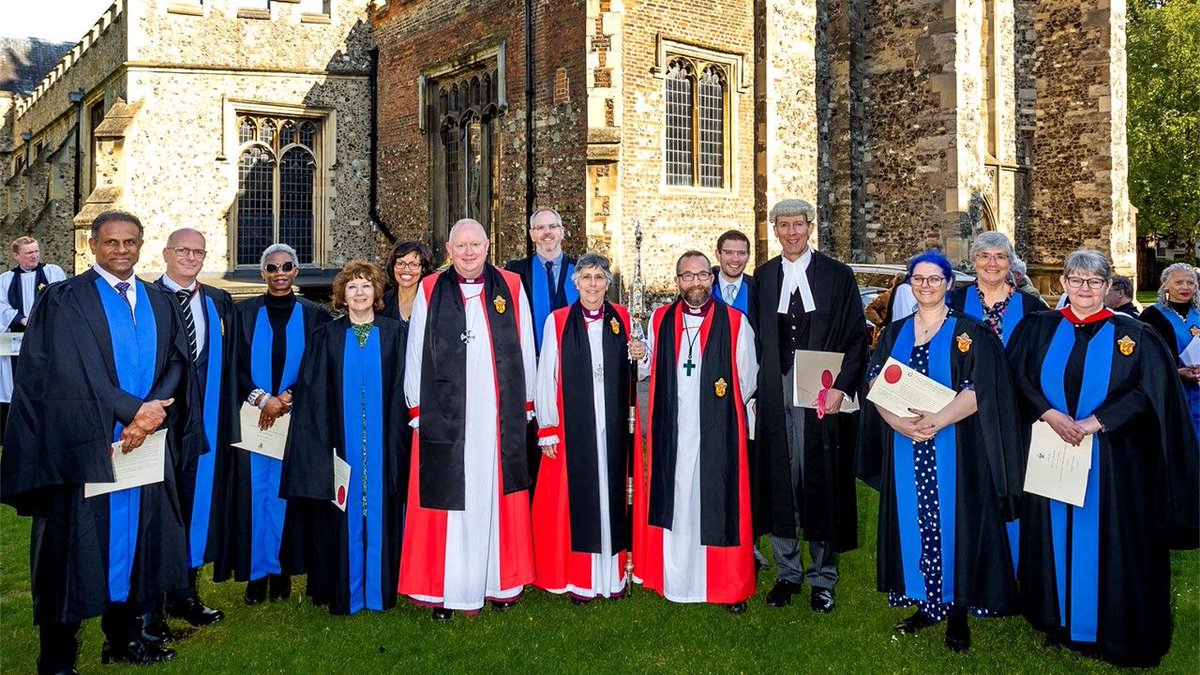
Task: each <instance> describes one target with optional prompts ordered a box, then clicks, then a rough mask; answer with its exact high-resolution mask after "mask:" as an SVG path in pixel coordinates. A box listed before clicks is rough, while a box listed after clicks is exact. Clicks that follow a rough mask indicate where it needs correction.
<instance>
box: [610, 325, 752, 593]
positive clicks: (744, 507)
mask: <svg viewBox="0 0 1200 675" xmlns="http://www.w3.org/2000/svg"><path fill="white" fill-rule="evenodd" d="M683 306H684V305H683V303H679V304H678V305H669V306H667V307H660V308H659V309H658V310H657V311H655V313H654V316H653V317H652V318H651V321H650V335H649V342H650V353H651V354H654V353H655V350H654V347H653V345H654V340H655V339H657V338H658V332H659V326H660V325H661V324H662V321H663V317H664V316H665V314H666V312H667V311H670V310H672V308H674V311H675V312H677V315H676V317H675V335H674V336H673V339H674V340H675V354H676V355H677V358H676V373H675V375H676V378H677V382H678V383H679V389H678V396H677V401H676V406H677V423H678V426H679V430H678V435H679V444H678V454H677V459H676V466H675V478H674V485H675V488H674V490H675V497H674V504H675V506H674V520H673V523H672V526H671V528H670V529H664V528H660V527H656V526H654V525H651V524H650V518H649V515H650V514H649V511H650V494H649V488H648V486H649V485H650V478H651V477H650V466H651V465H652V458H653V453H654V435H653V432H651V433H650V434H648V436H647V439H646V445H647V452H646V456H645V458H644V461H643V462H642V463H640V464H639V465H637V466H635V470H634V476H635V483H634V530H633V562H634V578H635V580H637V581H639V582H641V583H642V584H643V585H645V587H646V588H649V589H651V590H653V591H655V592H656V593H658V594H660V595H662V596H663V597H665V598H667V599H668V600H671V601H673V602H707V603H713V604H735V603H738V602H742V601H744V600H746V599H747V598H749V597H750V596H752V595H754V591H755V586H756V578H755V566H754V528H753V524H752V522H751V520H752V518H751V516H752V514H751V508H750V478H749V468H748V457H747V450H746V432H745V429H746V418H745V415H746V410H745V402H746V401H748V400H749V399H750V398H752V397H753V396H754V390H755V387H756V386H757V385H756V381H757V377H758V361H757V357H756V354H755V351H754V331H753V330H752V329H751V328H750V324H749V323H748V321H747V320H746V317H745V315H743V314H742V313H741V312H739V311H737V310H736V309H732V308H729V307H727V306H724V305H720V304H716V303H712V302H710V303H708V305H707V306H706V307H705V310H706V311H705V313H704V316H703V317H700V316H694V315H690V314H687V313H686V312H684V311H682V308H683ZM716 311H720V312H729V323H730V339H731V341H732V343H733V346H732V348H731V349H730V352H731V357H732V361H733V363H732V368H733V372H734V378H733V379H734V381H733V382H731V383H727V385H726V386H728V388H729V390H730V392H731V394H730V395H732V396H733V397H734V401H735V408H736V410H737V419H738V429H739V432H738V438H739V443H738V447H737V449H736V452H737V453H738V457H737V466H738V478H737V481H738V487H737V495H738V499H737V501H738V504H737V507H738V532H739V543H738V544H737V545H736V546H705V545H703V544H702V543H701V542H700V532H701V523H700V515H701V514H700V492H701V485H700V460H699V454H700V453H699V448H700V421H701V420H700V415H699V411H700V403H699V398H700V392H701V387H714V383H712V382H701V381H700V380H701V378H700V377H699V376H700V373H701V364H702V359H703V358H704V353H705V351H706V348H707V346H708V333H709V329H710V327H711V324H712V314H713V312H716ZM689 344H690V345H691V346H692V351H693V356H692V358H693V360H694V361H693V363H694V368H693V369H692V371H693V374H692V375H688V374H687V367H686V364H687V361H688V351H689V349H688V348H689ZM650 361H651V362H650V366H649V368H648V369H647V372H651V373H653V372H654V364H653V360H652V359H651V360H650ZM655 380H656V378H654V377H652V378H651V380H650V418H651V419H654V414H655V409H654V393H655V387H656V384H657V383H656V381H655ZM635 458H636V459H641V456H640V454H635Z"/></svg>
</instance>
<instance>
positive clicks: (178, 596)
mask: <svg viewBox="0 0 1200 675" xmlns="http://www.w3.org/2000/svg"><path fill="white" fill-rule="evenodd" d="M207 253H208V251H207V250H206V249H205V240H204V235H202V234H200V233H199V232H198V231H196V230H193V229H191V228H183V229H179V230H175V231H174V232H172V233H171V235H170V236H169V237H167V245H166V246H165V247H164V248H163V253H162V255H163V262H165V263H166V268H167V271H166V274H164V275H163V276H162V277H160V278H159V279H158V281H157V282H156V283H157V285H158V286H160V287H162V288H163V289H164V290H166V291H167V292H169V293H171V294H172V295H173V296H174V297H175V299H176V301H177V303H178V305H179V310H180V318H181V319H182V321H183V328H184V332H185V333H186V334H187V342H188V350H189V355H190V356H191V364H192V369H193V370H192V373H193V376H194V377H193V381H194V382H196V383H197V387H196V389H194V390H193V394H194V395H195V396H196V400H197V401H198V403H197V405H198V406H199V407H200V411H201V412H200V415H201V418H202V419H203V420H204V438H203V439H202V440H203V441H204V442H203V443H202V444H201V443H198V442H197V443H195V447H190V448H187V449H186V451H185V453H184V462H183V465H182V467H181V471H180V475H179V477H178V480H179V502H180V506H181V507H182V509H183V519H184V524H185V525H186V527H187V530H188V546H187V551H188V570H189V572H188V585H187V587H186V588H183V589H180V590H176V591H172V592H171V593H169V594H168V597H167V602H166V607H165V609H166V613H167V614H169V615H171V616H172V617H175V618H179V619H183V620H185V621H187V622H188V623H189V624H191V625H193V626H196V627H201V626H208V625H211V624H214V623H216V622H218V621H220V620H221V619H223V618H225V614H224V613H222V612H221V611H220V610H215V609H211V608H210V607H207V606H206V605H205V604H204V603H203V602H201V601H200V595H199V594H198V593H197V590H196V578H197V576H198V574H199V572H200V568H201V567H202V566H203V565H204V564H205V563H207V562H212V560H213V554H214V552H215V549H216V547H217V545H218V542H219V541H220V537H221V532H222V528H220V523H219V522H218V520H219V519H217V518H214V517H213V505H214V504H216V503H219V500H220V495H221V494H222V492H223V490H222V487H221V486H223V485H224V483H225V481H223V480H220V479H219V478H218V476H221V475H223V474H224V472H222V471H221V469H220V465H221V461H220V459H221V456H222V455H223V454H224V453H226V452H228V447H227V445H228V443H229V441H230V433H231V431H232V430H233V428H234V421H235V420H237V406H236V401H235V400H234V390H235V389H236V387H235V386H234V382H233V381H232V379H231V378H233V377H236V371H235V370H234V364H233V356H234V353H235V350H234V349H232V348H230V346H229V343H228V342H227V339H226V336H227V335H234V334H235V333H234V332H233V322H234V317H235V313H234V311H233V299H232V298H231V297H230V296H229V293H227V292H225V291H224V290H221V289H219V288H214V287H212V286H208V285H205V284H202V283H200V282H199V281H198V280H197V277H198V276H199V275H200V270H201V268H203V267H204V258H205V256H206V255H207ZM193 438H194V439H195V440H197V441H199V440H200V437H199V436H195V437H193ZM142 621H143V625H142V638H143V639H145V640H147V641H153V642H159V643H161V642H169V641H170V640H171V639H172V637H173V636H172V635H171V632H170V630H169V629H168V627H167V624H166V622H165V621H164V617H163V605H162V603H161V601H160V602H159V603H157V606H156V607H154V608H153V609H152V611H150V612H147V613H146V615H145V616H143V617H142Z"/></svg>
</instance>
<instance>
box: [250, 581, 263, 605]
mask: <svg viewBox="0 0 1200 675" xmlns="http://www.w3.org/2000/svg"><path fill="white" fill-rule="evenodd" d="M266 599H267V580H266V579H256V580H254V581H251V582H250V583H248V584H246V604H247V605H250V606H251V607H253V606H254V605H257V604H260V603H262V602H263V601H264V600H266Z"/></svg>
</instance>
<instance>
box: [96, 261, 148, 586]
mask: <svg viewBox="0 0 1200 675" xmlns="http://www.w3.org/2000/svg"><path fill="white" fill-rule="evenodd" d="M96 288H97V289H98V290H99V291H100V304H102V305H103V306H104V316H105V318H106V319H107V320H108V334H109V337H110V338H111V339H112V349H113V360H114V361H115V365H116V367H117V368H116V369H117V382H118V384H120V386H121V389H122V390H123V391H125V392H126V393H128V394H130V395H132V396H136V397H138V398H140V399H145V398H146V396H148V395H149V394H150V390H151V389H152V388H153V387H154V366H155V360H156V359H157V358H158V322H157V321H156V320H155V318H154V308H153V307H151V306H150V296H149V295H147V294H146V289H145V288H143V287H142V283H141V282H140V281H138V280H136V279H135V280H134V281H133V288H134V289H136V291H135V292H136V293H137V305H136V309H135V310H134V312H133V313H132V314H131V313H130V311H129V304H128V303H127V302H125V300H124V299H122V298H121V294H120V293H117V290H116V289H115V288H113V287H112V286H110V285H108V282H107V281H105V280H104V279H97V280H96ZM124 428H125V425H124V424H121V423H120V422H118V423H117V424H116V426H115V427H114V428H113V442H114V443H115V442H116V441H117V440H118V439H119V438H121V431H122V430H123V429H124ZM141 504H142V489H141V488H129V489H128V490H117V491H116V492H110V493H109V494H108V599H109V601H111V602H126V601H127V600H129V586H130V575H131V574H132V573H133V561H134V557H135V556H136V554H137V544H138V521H139V520H140V517H141V510H142V508H141Z"/></svg>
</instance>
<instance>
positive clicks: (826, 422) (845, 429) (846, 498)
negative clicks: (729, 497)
mask: <svg viewBox="0 0 1200 675" xmlns="http://www.w3.org/2000/svg"><path fill="white" fill-rule="evenodd" d="M816 215H817V214H816V209H815V208H813V205H812V204H809V203H808V202H806V201H804V200H802V199H785V200H783V201H781V202H779V203H778V204H776V205H775V206H774V207H773V208H772V209H771V212H770V214H769V219H770V221H771V222H772V223H773V224H774V226H775V236H776V237H778V239H779V243H780V244H781V245H782V247H783V254H782V255H780V256H776V257H774V258H772V259H771V260H768V261H767V262H766V263H765V264H764V265H763V266H761V267H759V268H758V270H757V271H756V272H755V279H756V280H757V286H758V296H757V301H758V329H757V330H758V338H759V341H758V345H759V350H758V352H759V356H760V358H761V359H762V364H761V368H760V369H759V371H758V433H757V435H756V443H757V451H758V453H759V455H760V460H759V462H758V464H759V466H761V467H764V468H765V471H763V473H765V474H766V475H762V474H760V475H759V477H758V480H757V481H756V483H757V484H756V485H755V494H754V497H755V499H756V502H757V504H756V508H755V515H756V516H759V517H760V518H759V520H760V522H758V523H756V525H757V530H758V531H759V532H762V531H763V530H766V531H767V532H769V533H770V535H771V546H772V548H773V549H774V550H775V561H776V564H777V565H778V571H777V572H776V582H775V586H774V588H772V589H771V592H770V593H768V594H767V604H768V605H770V606H772V607H784V606H786V605H787V604H789V603H790V602H791V598H792V595H793V594H795V593H796V592H797V591H799V590H800V587H801V584H802V583H803V582H804V581H805V580H807V581H808V583H809V585H810V586H811V587H812V592H811V597H810V606H811V607H812V610H813V611H814V612H820V613H829V612H832V611H833V608H834V597H833V588H834V585H835V584H836V583H837V579H838V570H837V554H838V553H839V552H843V551H848V550H851V549H853V548H855V547H856V546H857V545H858V518H857V516H858V507H857V505H856V503H855V497H854V467H853V464H854V462H853V459H852V458H853V455H854V447H855V437H856V431H857V423H858V419H857V418H858V415H857V413H847V414H839V410H840V409H841V404H842V399H843V397H845V396H853V395H855V394H856V393H857V392H858V388H859V383H860V382H862V379H863V370H864V368H865V367H866V362H867V336H866V332H865V331H864V330H863V321H864V320H865V317H864V316H863V310H862V301H861V299H860V295H859V291H858V282H857V281H855V279H854V272H853V271H851V269H850V268H849V267H848V266H847V265H845V264H843V263H841V262H838V261H837V260H834V259H833V258H830V257H829V256H826V255H825V254H823V253H821V252H819V251H814V250H812V249H811V248H810V247H809V235H810V234H811V233H812V228H813V227H815V222H814V221H815V220H816ZM770 317H774V320H771V319H770ZM800 350H811V351H822V352H837V353H839V354H841V355H842V362H841V369H840V370H839V372H837V373H829V374H828V375H829V376H828V378H827V380H826V378H822V380H823V382H824V383H823V387H824V388H823V390H822V391H821V392H820V393H819V394H818V396H817V398H816V400H811V401H797V400H794V399H795V396H794V393H793V385H794V384H795V379H796V376H797V374H796V373H795V372H794V371H795V368H794V367H793V359H794V355H795V353H796V352H797V351H800ZM801 405H805V406H812V407H807V408H805V407H800V406H801ZM764 516H765V522H763V520H764ZM801 530H803V532H804V538H805V539H806V540H807V541H808V550H809V554H810V556H811V562H810V564H809V565H808V567H807V569H806V568H804V567H803V566H802V565H801V563H800V548H799V536H798V534H799V532H800V531H801Z"/></svg>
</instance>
